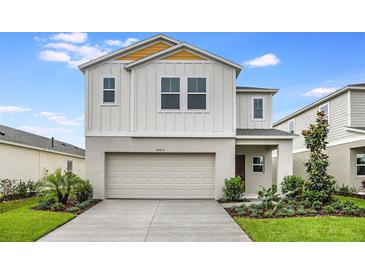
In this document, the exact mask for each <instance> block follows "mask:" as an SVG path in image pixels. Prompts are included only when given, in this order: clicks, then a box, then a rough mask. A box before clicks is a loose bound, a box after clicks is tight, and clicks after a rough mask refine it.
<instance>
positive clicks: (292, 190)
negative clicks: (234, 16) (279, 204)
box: [281, 175, 304, 200]
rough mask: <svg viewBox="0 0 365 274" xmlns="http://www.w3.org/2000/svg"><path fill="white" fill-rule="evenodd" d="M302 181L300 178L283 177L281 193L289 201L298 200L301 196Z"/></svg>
mask: <svg viewBox="0 0 365 274" xmlns="http://www.w3.org/2000/svg"><path fill="white" fill-rule="evenodd" d="M303 186H304V179H303V178H302V177H300V176H295V175H292V176H285V177H284V180H283V182H282V184H281V187H282V192H283V194H285V196H286V197H288V198H290V199H298V200H300V199H301V198H302V195H303Z"/></svg>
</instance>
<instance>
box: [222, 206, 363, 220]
mask: <svg viewBox="0 0 365 274" xmlns="http://www.w3.org/2000/svg"><path fill="white" fill-rule="evenodd" d="M225 210H226V211H227V213H228V214H229V215H230V216H231V217H232V218H233V217H242V218H249V219H282V218H293V217H320V216H337V217H359V218H363V217H365V213H361V214H359V215H351V214H344V213H343V212H342V211H340V210H336V211H335V212H334V213H331V214H328V213H325V212H323V211H319V212H317V213H306V214H295V215H291V216H272V217H264V216H260V215H258V216H250V215H245V214H238V213H236V212H235V211H234V210H233V209H231V208H225Z"/></svg>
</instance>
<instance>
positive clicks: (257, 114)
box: [253, 108, 264, 119]
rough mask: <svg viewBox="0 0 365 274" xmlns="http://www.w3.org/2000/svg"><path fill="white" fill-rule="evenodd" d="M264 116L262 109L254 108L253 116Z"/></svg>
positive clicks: (258, 117) (260, 117) (256, 117)
mask: <svg viewBox="0 0 365 274" xmlns="http://www.w3.org/2000/svg"><path fill="white" fill-rule="evenodd" d="M263 117H264V116H263V111H262V109H256V108H255V109H254V112H253V118H255V119H262V118H263Z"/></svg>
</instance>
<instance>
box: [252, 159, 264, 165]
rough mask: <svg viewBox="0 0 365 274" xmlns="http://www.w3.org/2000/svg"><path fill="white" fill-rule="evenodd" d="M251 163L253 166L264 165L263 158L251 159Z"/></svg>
mask: <svg viewBox="0 0 365 274" xmlns="http://www.w3.org/2000/svg"><path fill="white" fill-rule="evenodd" d="M253 163H254V164H263V163H264V157H253Z"/></svg>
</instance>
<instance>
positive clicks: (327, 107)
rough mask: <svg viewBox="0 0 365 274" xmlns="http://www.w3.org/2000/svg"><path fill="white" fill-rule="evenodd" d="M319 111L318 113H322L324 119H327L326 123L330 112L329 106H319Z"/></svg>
mask: <svg viewBox="0 0 365 274" xmlns="http://www.w3.org/2000/svg"><path fill="white" fill-rule="evenodd" d="M319 111H320V112H323V113H324V115H325V118H326V119H327V121H329V111H330V106H329V104H328V103H327V104H324V105H321V106H320V107H319Z"/></svg>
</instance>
